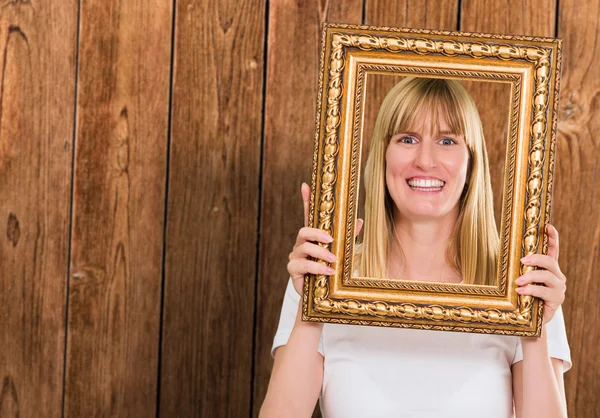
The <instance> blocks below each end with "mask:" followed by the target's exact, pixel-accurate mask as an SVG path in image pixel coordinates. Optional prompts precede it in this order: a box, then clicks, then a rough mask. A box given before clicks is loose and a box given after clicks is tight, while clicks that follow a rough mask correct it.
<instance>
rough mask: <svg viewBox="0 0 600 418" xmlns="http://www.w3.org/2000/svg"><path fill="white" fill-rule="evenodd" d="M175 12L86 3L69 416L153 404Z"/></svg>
mask: <svg viewBox="0 0 600 418" xmlns="http://www.w3.org/2000/svg"><path fill="white" fill-rule="evenodd" d="M171 22H172V8H171V2H161V1H142V2H139V1H126V0H112V1H104V0H84V1H82V2H81V22H80V42H79V73H78V74H79V75H78V95H77V96H78V97H77V132H76V134H77V137H76V156H75V168H74V170H75V180H74V201H73V213H74V214H73V216H74V218H73V235H72V259H71V277H70V285H69V286H70V292H69V315H68V323H69V330H68V342H67V350H68V351H67V371H66V389H65V390H66V398H65V416H66V417H83V416H94V417H106V416H111V417H112V416H114V417H117V416H132V417H133V416H135V417H149V416H153V415H155V413H156V393H157V382H158V378H157V370H158V351H159V325H160V289H161V273H162V262H161V260H162V250H163V245H162V243H163V228H164V199H165V169H166V151H167V124H168V114H169V109H168V103H169V74H170V71H169V70H170V54H171V48H170V45H171ZM140 34H143V36H140Z"/></svg>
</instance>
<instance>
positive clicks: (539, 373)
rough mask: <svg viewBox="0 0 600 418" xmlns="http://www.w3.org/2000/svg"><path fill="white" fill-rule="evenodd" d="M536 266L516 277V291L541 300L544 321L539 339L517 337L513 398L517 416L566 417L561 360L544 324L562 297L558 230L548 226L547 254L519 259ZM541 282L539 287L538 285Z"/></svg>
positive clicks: (555, 309) (526, 417)
mask: <svg viewBox="0 0 600 418" xmlns="http://www.w3.org/2000/svg"><path fill="white" fill-rule="evenodd" d="M521 261H522V262H523V264H526V265H532V266H537V267H539V268H540V269H539V270H534V271H530V272H529V273H526V274H524V275H523V276H521V277H519V278H518V279H517V280H516V283H517V284H518V285H519V286H521V287H519V288H517V292H518V293H519V294H521V295H530V296H535V297H538V298H541V299H543V300H544V314H543V320H544V324H543V327H542V335H541V336H540V338H529V337H521V347H522V349H523V361H521V362H518V363H515V364H514V365H513V367H512V375H513V397H514V404H515V411H516V416H517V418H530V417H549V418H553V417H556V418H564V417H566V416H567V406H566V398H565V388H564V380H563V371H564V369H563V363H562V361H561V360H559V359H555V358H551V357H550V353H549V350H548V330H547V326H546V324H547V323H548V322H549V321H550V320H551V319H552V317H553V316H554V314H555V313H556V311H557V310H558V309H559V307H560V305H561V304H562V302H563V301H564V299H565V291H566V277H565V275H564V274H563V273H562V272H561V270H560V267H559V265H558V232H557V231H556V229H555V228H554V227H553V226H551V225H548V255H543V254H534V255H531V256H528V257H525V258H523V259H522V260H521ZM538 284H541V285H543V286H540V285H538Z"/></svg>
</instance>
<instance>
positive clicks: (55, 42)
mask: <svg viewBox="0 0 600 418" xmlns="http://www.w3.org/2000/svg"><path fill="white" fill-rule="evenodd" d="M55 22H60V25H57V24H55ZM76 34H77V2H75V1H68V2H63V3H62V4H58V3H49V2H45V3H39V4H37V3H36V5H35V7H33V6H32V5H31V3H28V2H7V3H5V4H3V5H2V9H1V10H0V230H1V232H2V234H1V236H2V240H1V241H0V289H1V290H0V324H1V326H0V330H1V331H0V386H1V388H0V416H2V417H19V416H20V417H34V416H38V415H39V413H40V411H44V416H46V417H60V416H61V412H62V393H63V388H62V381H63V370H64V369H63V367H64V361H63V359H64V339H65V306H66V295H65V289H66V282H67V266H68V246H69V199H70V187H71V157H72V137H73V111H74V88H75V53H76V47H77V46H76Z"/></svg>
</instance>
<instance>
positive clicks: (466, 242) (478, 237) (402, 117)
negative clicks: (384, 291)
mask: <svg viewBox="0 0 600 418" xmlns="http://www.w3.org/2000/svg"><path fill="white" fill-rule="evenodd" d="M423 112H427V114H428V115H431V117H432V120H434V121H436V120H437V121H439V120H442V119H443V120H445V121H446V123H447V124H448V126H449V128H450V130H451V131H452V132H453V133H455V134H458V135H461V136H463V137H464V138H465V142H466V144H467V148H468V150H469V167H468V174H467V186H466V187H465V190H464V191H463V194H462V196H461V197H460V213H459V216H458V219H457V221H456V224H455V226H454V231H453V233H452V236H451V238H450V242H449V244H448V248H447V250H446V260H447V262H448V263H449V264H450V265H451V266H452V267H453V268H454V269H455V270H456V271H457V272H459V273H460V274H461V275H462V278H463V283H465V284H483V285H490V284H495V277H496V268H497V260H498V251H499V238H498V231H497V229H496V222H495V220H494V211H493V197H492V185H491V182H490V172H489V164H488V157H487V151H486V147H485V139H484V135H483V128H482V126H481V119H480V118H479V112H478V111H477V107H476V106H475V103H474V102H473V99H472V98H471V96H470V95H469V93H468V92H467V90H466V89H465V88H464V87H463V86H462V85H461V84H460V83H459V82H458V81H455V80H449V79H433V78H412V77H409V78H405V79H404V80H402V81H401V82H400V83H398V84H397V85H396V86H394V88H392V90H391V91H390V92H389V93H388V95H387V96H386V98H385V99H384V100H383V103H382V105H381V108H380V110H379V114H378V116H377V121H376V123H375V129H374V133H373V138H372V140H371V149H370V152H369V157H368V159H367V163H366V166H365V171H364V183H365V224H364V225H365V226H364V235H363V237H364V239H363V242H362V244H360V246H359V249H358V254H357V261H358V268H359V274H360V276H362V277H383V278H387V277H388V271H387V268H388V258H389V252H390V248H391V242H392V240H393V239H395V233H394V215H393V213H394V210H393V209H394V201H393V200H392V198H391V196H390V194H389V192H388V190H387V186H386V181H385V154H386V150H387V146H388V144H389V142H390V138H391V137H392V136H393V135H395V134H396V133H398V132H408V131H411V130H413V128H414V127H415V126H416V125H417V119H418V118H419V116H420V115H421V114H422V113H423ZM438 130H439V126H438Z"/></svg>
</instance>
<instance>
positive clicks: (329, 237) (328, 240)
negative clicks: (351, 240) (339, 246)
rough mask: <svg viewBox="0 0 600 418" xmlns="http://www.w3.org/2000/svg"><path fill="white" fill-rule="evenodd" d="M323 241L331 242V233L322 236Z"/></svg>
mask: <svg viewBox="0 0 600 418" xmlns="http://www.w3.org/2000/svg"><path fill="white" fill-rule="evenodd" d="M323 241H324V242H333V237H332V236H331V235H329V234H326V235H325V236H324V237H323Z"/></svg>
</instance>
